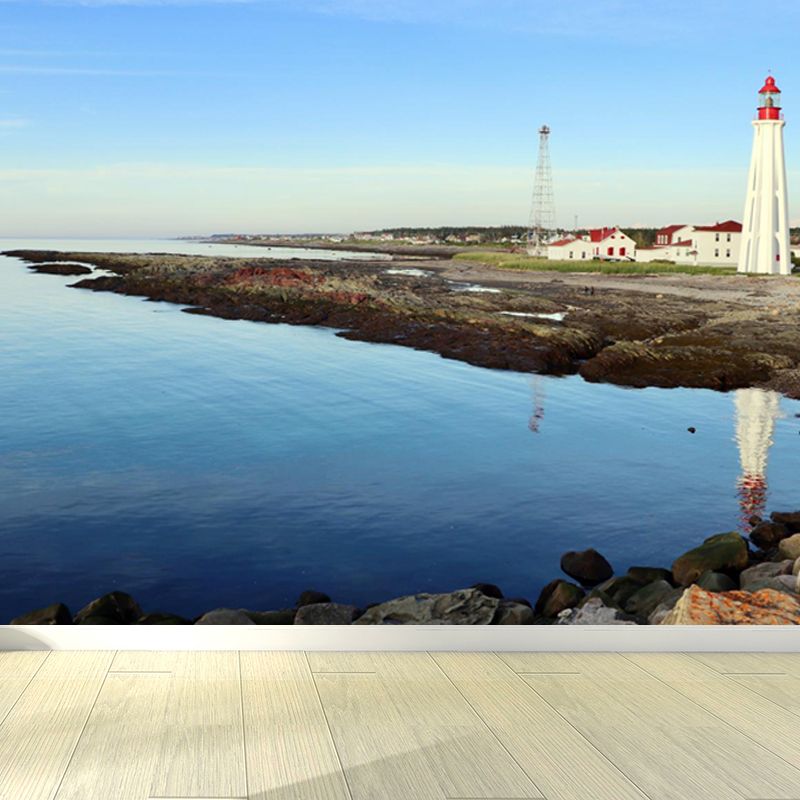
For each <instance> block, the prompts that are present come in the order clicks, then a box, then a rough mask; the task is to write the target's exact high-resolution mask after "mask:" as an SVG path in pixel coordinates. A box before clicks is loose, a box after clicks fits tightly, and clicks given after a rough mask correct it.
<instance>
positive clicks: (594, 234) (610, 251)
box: [547, 228, 636, 261]
mask: <svg viewBox="0 0 800 800" xmlns="http://www.w3.org/2000/svg"><path fill="white" fill-rule="evenodd" d="M635 253H636V242H635V241H634V240H633V239H631V237H630V236H628V234H627V233H624V232H623V231H621V230H620V229H619V228H594V229H592V230H590V231H589V232H588V233H585V234H581V235H580V236H573V237H567V238H566V239H559V240H557V241H555V242H551V243H550V244H549V245H548V246H547V257H548V258H552V259H563V260H567V261H570V260H575V261H585V260H587V259H589V260H591V259H593V258H599V259H614V260H620V259H622V260H628V261H633V260H634V255H635Z"/></svg>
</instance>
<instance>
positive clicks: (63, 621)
mask: <svg viewBox="0 0 800 800" xmlns="http://www.w3.org/2000/svg"><path fill="white" fill-rule="evenodd" d="M9 624H10V625H71V624H72V614H70V611H69V609H68V608H67V607H66V606H65V605H64V604H63V603H54V604H53V605H51V606H47V607H46V608H37V609H36V610H35V611H29V612H28V613H27V614H22V616H19V617H16V618H15V619H12V620H11V622H10V623H9Z"/></svg>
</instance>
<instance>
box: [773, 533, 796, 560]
mask: <svg viewBox="0 0 800 800" xmlns="http://www.w3.org/2000/svg"><path fill="white" fill-rule="evenodd" d="M778 552H779V553H780V555H781V556H782V557H783V558H791V559H792V561H795V560H796V559H798V558H800V533H796V534H794V536H790V537H789V538H788V539H784V540H783V541H782V542H781V543H780V544H779V545H778Z"/></svg>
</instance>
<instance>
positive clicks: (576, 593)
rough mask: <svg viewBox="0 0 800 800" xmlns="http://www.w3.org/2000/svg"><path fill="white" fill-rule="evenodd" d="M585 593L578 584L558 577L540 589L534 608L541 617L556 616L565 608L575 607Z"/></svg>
mask: <svg viewBox="0 0 800 800" xmlns="http://www.w3.org/2000/svg"><path fill="white" fill-rule="evenodd" d="M585 596H586V593H585V592H584V591H583V589H581V587H580V586H576V585H575V584H574V583H570V582H569V581H565V580H561V579H560V578H559V579H557V580H554V581H551V582H550V583H548V584H547V586H545V587H544V589H542V593H541V594H540V595H539V599H538V600H537V601H536V606H535V608H534V610H535V611H536V613H537V614H538V615H539V616H542V617H557V616H558V615H559V614H560V613H561V612H562V611H564V610H565V609H567V608H575V606H577V605H578V603H580V601H581V600H583V598H584V597H585Z"/></svg>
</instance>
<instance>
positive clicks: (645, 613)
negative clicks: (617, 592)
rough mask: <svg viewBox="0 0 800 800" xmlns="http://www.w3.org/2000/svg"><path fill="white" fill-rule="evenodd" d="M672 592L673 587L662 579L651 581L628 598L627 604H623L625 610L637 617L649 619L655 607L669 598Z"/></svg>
mask: <svg viewBox="0 0 800 800" xmlns="http://www.w3.org/2000/svg"><path fill="white" fill-rule="evenodd" d="M672 592H673V586H672V584H671V583H668V582H667V581H665V580H663V579H661V580H657V581H653V582H652V583H648V584H647V586H643V587H642V588H641V589H639V591H638V592H636V593H635V594H632V595H631V596H630V597H629V598H628V602H627V603H625V610H626V611H627V612H628V613H629V614H634V615H635V616H637V617H645V618H646V617H649V616H650V614H652V613H653V611H654V610H655V608H656V606H657V605H659V603H661V602H662V601H663V600H665V599H666V598H667V597H669V595H671V594H672Z"/></svg>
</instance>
